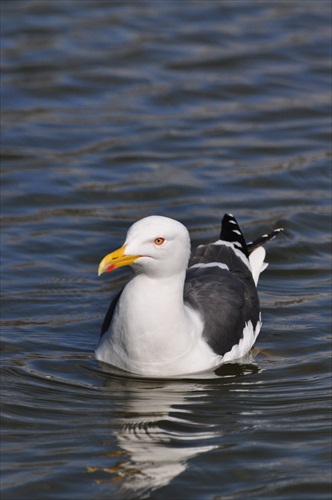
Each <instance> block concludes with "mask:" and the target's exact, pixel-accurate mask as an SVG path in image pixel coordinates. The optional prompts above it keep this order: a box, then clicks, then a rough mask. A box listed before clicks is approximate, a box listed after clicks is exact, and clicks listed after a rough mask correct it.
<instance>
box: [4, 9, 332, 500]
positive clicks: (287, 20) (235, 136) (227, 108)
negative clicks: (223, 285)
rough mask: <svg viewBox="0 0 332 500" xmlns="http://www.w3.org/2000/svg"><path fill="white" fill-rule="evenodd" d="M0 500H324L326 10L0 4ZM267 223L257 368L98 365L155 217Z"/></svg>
mask: <svg viewBox="0 0 332 500" xmlns="http://www.w3.org/2000/svg"><path fill="white" fill-rule="evenodd" d="M1 37H2V39H1V47H2V59H1V63H2V68H1V71H2V78H1V94H2V103H1V107H2V134H1V147H2V168H1V174H2V186H1V190H2V210H1V218H2V232H1V257H2V287H1V288H2V290H1V291H2V307H1V334H2V376H1V381H2V393H1V395H2V425H1V431H2V454H1V464H2V481H1V487H2V500H6V499H10V500H20V499H25V500H29V499H31V500H39V499H40V500H45V499H56V500H58V499H63V500H68V499H80V500H82V499H89V500H90V499H91V498H94V499H98V500H99V499H110V498H112V499H113V498H114V499H125V500H127V499H130V498H133V499H136V498H153V499H158V500H159V499H169V498H174V499H181V500H182V499H188V500H189V499H190V500H194V499H199V500H201V499H204V500H205V499H208V500H224V499H227V500H228V499H243V498H246V499H251V498H252V499H266V498H273V499H278V500H279V499H282V500H289V499H291V500H293V499H299V500H306V499H308V500H312V499H315V500H316V499H329V498H330V484H331V405H330V394H331V343H330V342H331V281H330V274H331V273H330V271H331V258H330V255H331V5H330V2H328V1H320V0H315V2H295V1H294V2H256V1H253V2H247V1H244V2H231V1H222V2H221V1H220V2H217V1H205V2H204V3H203V2H200V3H198V2H182V3H176V2H171V1H166V2H153V1H152V0H151V1H144V2H125V3H115V2H114V3H112V2H110V3H108V2H102V1H88V0H85V1H84V2H80V3H79V5H78V2H76V1H71V0H68V1H56V0H48V2H44V1H39V0H38V1H37V0H36V1H30V0H26V1H24V2H23V1H19V2H2V3H1ZM225 212H232V213H233V214H234V215H235V216H236V217H237V219H238V221H239V223H240V225H241V227H242V229H243V231H244V233H245V234H246V235H247V238H248V240H250V239H252V238H254V237H256V236H258V235H260V234H262V233H264V232H267V231H269V230H271V229H273V228H275V227H280V226H282V227H284V229H285V231H284V233H283V234H282V235H280V236H279V237H278V239H276V240H274V241H273V242H272V243H270V244H269V245H268V247H267V252H268V255H267V261H268V262H269V263H270V266H269V267H268V269H267V270H266V271H265V272H264V274H263V275H262V277H261V281H260V285H259V295H260V300H261V307H262V314H263V329H262V332H261V334H260V336H259V339H258V342H257V344H256V349H255V351H254V352H253V357H252V360H251V361H250V362H248V364H246V365H226V366H224V367H223V368H222V369H221V370H218V371H217V373H216V374H210V375H209V377H206V378H203V377H200V378H196V377H193V378H188V379H185V380H149V379H139V378H132V377H126V376H124V375H123V374H117V373H114V372H112V371H111V372H110V371H108V370H107V369H105V367H104V366H100V365H98V363H97V362H96V361H95V359H94V356H93V352H94V349H95V347H96V345H97V342H98V338H99V330H100V325H101V322H102V320H103V316H104V314H105V312H106V310H107V308H108V304H109V301H110V299H111V297H112V296H113V295H114V294H115V293H116V292H117V291H118V290H119V289H120V288H121V287H122V286H123V285H124V284H125V283H126V281H127V279H128V277H129V273H128V271H126V270H124V271H123V270H120V271H117V272H116V273H113V274H112V275H107V276H105V277H104V276H103V277H101V278H98V277H97V267H98V263H99V261H100V260H101V258H102V257H103V256H104V255H105V254H106V253H108V252H109V251H111V250H113V249H115V248H118V246H119V245H121V244H122V242H123V240H124V238H125V233H126V230H127V229H128V227H129V226H130V225H131V224H132V223H133V222H134V221H135V220H137V219H140V218H142V217H144V216H146V215H150V214H162V215H166V216H170V217H173V218H175V219H177V220H180V221H181V222H183V223H184V224H185V225H186V226H187V227H188V228H189V230H190V234H191V237H192V244H193V246H195V245H197V244H199V243H202V242H207V241H211V240H215V239H216V237H217V236H218V233H219V224H220V219H221V217H222V216H223V214H224V213H225Z"/></svg>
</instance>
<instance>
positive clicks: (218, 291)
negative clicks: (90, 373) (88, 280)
mask: <svg viewBox="0 0 332 500" xmlns="http://www.w3.org/2000/svg"><path fill="white" fill-rule="evenodd" d="M281 230H282V229H275V230H274V231H272V232H271V233H269V234H265V235H263V236H261V237H260V238H258V239H257V240H256V241H254V242H253V243H248V244H246V242H245V239H244V237H243V234H242V231H241V230H240V228H239V226H238V224H237V222H236V220H235V218H234V217H233V216H232V215H231V214H226V215H225V216H224V218H223V220H222V225H221V233H220V238H219V240H217V241H215V242H214V243H210V244H208V245H200V246H199V247H198V248H197V249H196V251H195V252H194V253H193V255H192V257H191V258H190V253H191V245H190V236H189V232H188V230H187V228H186V227H185V226H184V225H183V224H181V223H180V222H178V221H176V220H173V219H170V218H168V217H161V216H154V215H153V216H150V217H146V218H144V219H141V220H139V221H138V222H136V223H135V224H133V225H132V226H131V227H130V229H129V231H128V233H127V237H126V240H125V242H124V244H123V246H122V247H121V248H119V249H118V250H116V251H115V252H112V253H110V254H108V255H106V257H104V259H103V260H102V261H101V263H100V265H99V269H98V274H99V275H100V274H102V273H105V272H110V271H113V270H114V269H117V268H119V267H122V266H128V265H129V266H131V267H132V269H133V271H134V277H133V278H132V279H131V280H130V281H129V282H128V283H127V285H126V286H125V287H124V289H123V290H122V291H121V292H120V293H119V294H118V295H117V296H116V297H115V298H114V299H113V301H112V303H111V305H110V307H109V309H108V311H107V313H106V316H105V319H104V322H103V325H102V330H101V337H100V341H99V344H98V346H97V349H96V352H95V356H96V359H97V360H99V361H102V362H104V363H109V364H111V365H113V366H116V367H118V368H121V369H122V370H125V371H127V372H131V373H134V374H137V375H144V376H152V377H167V376H178V375H185V374H191V373H197V372H202V371H207V370H211V369H215V368H217V367H218V366H220V365H221V364H223V363H225V362H230V361H234V360H237V359H240V358H242V357H243V356H245V355H246V354H247V353H248V352H249V351H250V349H251V348H252V346H253V345H254V343H255V341H256V339H257V336H258V334H259V331H260V328H261V324H262V323H261V314H260V309H259V300H258V295H257V290H256V287H257V283H258V279H259V275H260V273H261V272H262V271H264V269H265V268H266V267H267V264H266V263H265V262H264V258H265V249H264V248H263V246H262V245H264V244H265V243H266V242H268V241H269V240H271V239H273V238H275V236H276V235H277V234H278V233H279V232H280V231H281ZM188 262H189V265H188Z"/></svg>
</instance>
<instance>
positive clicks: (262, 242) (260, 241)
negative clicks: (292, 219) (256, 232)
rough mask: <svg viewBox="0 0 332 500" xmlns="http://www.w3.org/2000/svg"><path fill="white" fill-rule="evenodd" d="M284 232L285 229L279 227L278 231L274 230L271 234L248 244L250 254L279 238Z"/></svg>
mask: <svg viewBox="0 0 332 500" xmlns="http://www.w3.org/2000/svg"><path fill="white" fill-rule="evenodd" d="M282 231H284V228H283V227H278V228H277V229H273V231H271V232H270V233H269V234H263V235H262V236H260V237H259V238H257V240H255V241H253V242H250V243H247V247H248V252H249V254H251V253H252V252H253V251H254V250H255V249H256V248H258V247H261V246H262V245H265V244H266V243H268V242H269V241H272V240H274V238H276V237H277V236H278V234H279V233H280V232H282Z"/></svg>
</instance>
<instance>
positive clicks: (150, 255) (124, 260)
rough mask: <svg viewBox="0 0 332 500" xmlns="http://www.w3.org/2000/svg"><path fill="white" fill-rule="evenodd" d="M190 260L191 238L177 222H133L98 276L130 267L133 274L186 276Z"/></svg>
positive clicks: (153, 218)
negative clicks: (183, 274) (118, 247)
mask: <svg viewBox="0 0 332 500" xmlns="http://www.w3.org/2000/svg"><path fill="white" fill-rule="evenodd" d="M189 257H190V237H189V233H188V230H187V228H186V227H185V226H184V225H183V224H181V223H180V222H178V221H176V220H173V219H169V218H168V217H162V216H157V215H152V216H150V217H145V218H144V219H141V220H139V221H138V222H135V224H133V225H132V226H131V227H130V228H129V231H128V233H127V237H126V241H125V242H124V245H123V246H122V247H121V248H120V249H119V250H116V251H115V252H112V253H111V254H109V255H107V256H106V257H105V258H104V259H103V260H102V261H101V263H100V265H99V270H98V274H101V273H103V272H107V271H112V270H113V269H116V268H117V267H121V266H125V265H131V266H132V267H133V269H134V271H135V272H136V273H145V274H147V275H149V276H153V277H159V278H162V277H170V276H172V275H174V274H179V273H181V272H182V273H183V272H185V270H186V268H187V265H188V261H189Z"/></svg>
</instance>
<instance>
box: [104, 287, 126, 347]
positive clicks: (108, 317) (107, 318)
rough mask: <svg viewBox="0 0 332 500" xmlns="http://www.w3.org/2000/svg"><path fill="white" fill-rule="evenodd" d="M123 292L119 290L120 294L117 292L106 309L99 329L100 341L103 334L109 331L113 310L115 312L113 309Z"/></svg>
mask: <svg viewBox="0 0 332 500" xmlns="http://www.w3.org/2000/svg"><path fill="white" fill-rule="evenodd" d="M122 292H123V289H122V290H121V292H119V293H118V294H117V295H116V296H115V297H114V299H113V300H112V302H111V304H110V306H109V308H108V311H107V313H106V315H105V318H104V321H103V324H102V327H101V331H100V339H101V338H102V336H103V335H104V333H106V332H107V330H108V329H109V327H110V325H111V321H112V318H113V314H114V310H115V307H116V305H117V303H118V301H119V298H120V296H121V294H122Z"/></svg>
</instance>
